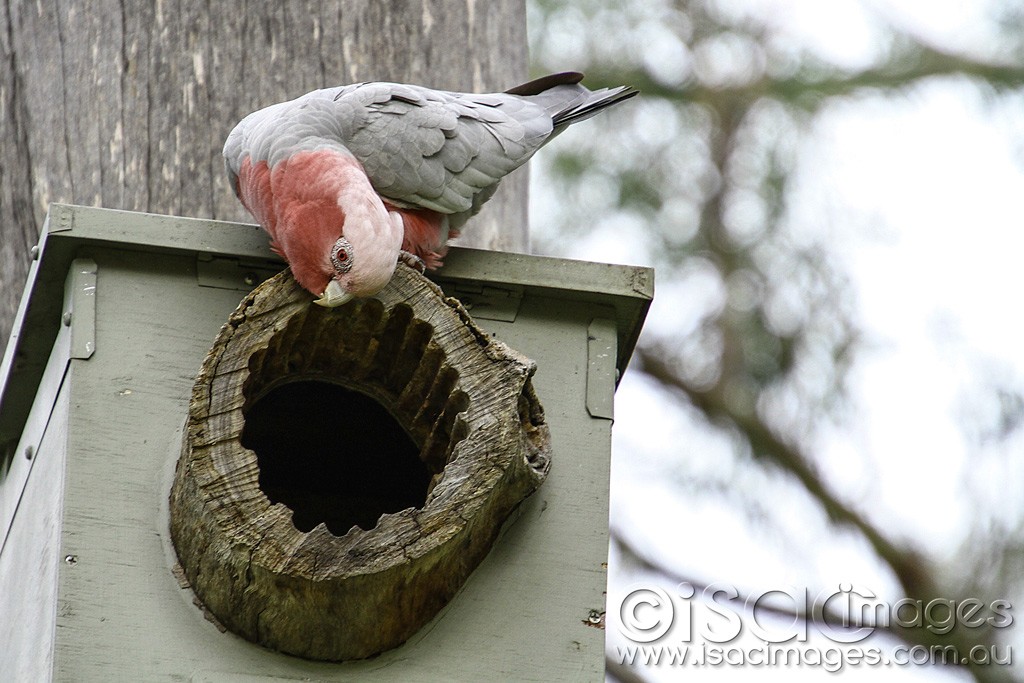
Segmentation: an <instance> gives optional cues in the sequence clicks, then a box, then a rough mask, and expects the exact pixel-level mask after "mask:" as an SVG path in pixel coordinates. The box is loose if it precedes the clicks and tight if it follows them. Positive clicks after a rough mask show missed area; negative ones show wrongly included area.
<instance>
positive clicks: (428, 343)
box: [240, 299, 469, 536]
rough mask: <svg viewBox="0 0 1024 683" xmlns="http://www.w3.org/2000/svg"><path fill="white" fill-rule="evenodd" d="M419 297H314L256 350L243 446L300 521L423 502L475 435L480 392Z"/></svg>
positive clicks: (341, 520)
mask: <svg viewBox="0 0 1024 683" xmlns="http://www.w3.org/2000/svg"><path fill="white" fill-rule="evenodd" d="M433 332H434V330H433V327H432V326H431V325H430V324H428V323H426V322H424V321H422V320H418V319H416V318H415V316H414V315H413V312H412V308H410V307H409V306H406V305H401V304H400V305H396V306H395V307H394V308H393V309H391V310H390V311H386V310H385V309H384V307H383V306H382V305H381V303H380V302H379V301H377V300H375V299H365V300H359V301H358V302H353V303H350V304H348V305H346V306H344V307H342V308H341V309H340V310H338V311H330V312H329V311H327V309H322V308H320V307H319V306H310V307H309V309H307V310H306V311H304V312H302V313H299V314H296V315H295V316H293V317H292V318H291V319H290V320H289V321H288V323H287V325H285V327H284V329H282V330H280V331H278V332H277V333H276V334H274V336H273V337H271V339H270V340H269V343H268V344H267V346H266V347H263V348H260V349H257V350H255V351H253V352H252V354H251V355H250V356H249V363H248V366H249V375H248V377H247V378H246V379H245V382H244V384H243V386H242V394H243V396H244V404H243V406H242V415H243V417H244V420H245V424H244V427H243V429H242V433H241V436H240V441H241V445H242V446H243V447H245V448H248V449H249V450H251V451H253V452H255V453H256V458H257V465H258V467H259V470H260V476H259V486H260V489H262V491H263V492H264V493H265V494H266V496H267V498H269V499H270V501H271V502H272V503H282V504H284V505H286V506H287V507H288V508H290V509H291V510H292V512H293V513H294V514H293V522H294V524H295V527H296V528H297V529H298V530H299V531H303V532H308V531H311V530H312V529H313V528H315V527H316V526H317V525H318V524H320V523H323V524H325V525H326V526H327V529H328V530H329V531H330V532H331V533H332V534H335V535H338V536H341V535H344V534H346V533H348V531H349V529H351V528H352V527H353V526H358V527H360V528H362V529H364V530H369V529H372V528H373V527H374V526H376V524H377V521H378V520H379V519H380V516H381V515H383V514H387V513H393V512H399V511H401V510H405V509H407V508H422V507H423V506H424V504H425V503H426V500H427V497H428V495H429V491H430V487H431V482H434V483H436V481H437V475H439V474H440V473H441V472H442V471H443V470H444V468H445V466H446V465H447V464H448V462H449V461H450V460H451V458H452V457H453V453H454V451H455V448H456V446H457V444H458V443H459V442H460V441H461V440H462V439H463V438H465V436H466V423H465V419H464V414H465V413H464V411H466V410H467V409H468V406H469V396H468V395H467V394H466V393H465V392H463V391H462V390H461V389H460V388H459V373H458V371H457V370H456V369H455V368H453V367H451V366H450V365H449V364H448V362H447V359H446V357H445V354H444V352H443V351H442V350H441V348H440V347H439V346H438V344H437V343H436V342H435V341H434V340H433Z"/></svg>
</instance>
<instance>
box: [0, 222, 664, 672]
mask: <svg viewBox="0 0 1024 683" xmlns="http://www.w3.org/2000/svg"><path fill="white" fill-rule="evenodd" d="M266 244H267V240H266V237H265V236H264V234H263V232H262V231H261V230H260V229H259V228H257V227H255V226H251V225H242V224H234V223H224V222H216V221H208V220H195V219H184V218H174V217H167V216H153V215H147V214H139V213H129V212H121V211H110V210H104V209H95V208H85V207H76V206H67V205H53V206H51V209H50V214H49V216H48V219H47V224H46V227H45V229H44V232H43V237H42V239H41V241H40V245H39V247H37V248H35V249H34V250H33V254H32V257H33V258H34V259H35V262H34V263H33V266H32V270H31V273H30V277H29V282H28V286H27V288H26V291H25V296H24V298H23V300H22V303H21V307H20V309H19V312H18V317H17V319H16V321H15V329H14V333H13V335H12V337H11V340H10V342H9V344H8V346H7V351H6V354H5V356H4V360H3V365H2V367H0V615H2V618H0V643H3V646H2V647H3V656H2V657H0V680H12V681H14V680H74V681H85V680H110V679H111V678H119V677H120V678H128V679H133V680H163V679H167V680H190V681H220V680H225V681H239V680H247V681H248V680H266V681H274V680H295V679H304V680H309V679H315V680H323V681H335V680H337V681H344V680H360V681H364V680H369V681H398V680H402V681H404V680H482V679H484V678H486V679H493V678H497V679H501V680H510V679H537V680H563V679H567V678H571V679H573V680H602V679H603V676H604V633H603V630H602V629H603V612H604V591H605V584H606V572H605V562H606V559H607V543H608V537H607V522H608V465H609V457H610V441H611V420H612V406H613V395H614V389H615V385H616V383H617V379H618V377H619V376H620V373H621V372H622V371H623V370H624V369H625V367H626V364H627V362H628V360H629V356H630V353H631V351H632V349H633V346H634V344H635V342H636V338H637V336H638V334H639V330H640V327H641V325H642V322H643V319H644V316H645V315H646V311H647V307H648V305H649V303H650V300H651V297H652V293H653V273H652V272H651V271H650V270H649V269H645V268H635V267H625V266H611V265H604V264H595V263H585V262H579V261H566V260H560V259H551V258H541V257H535V256H526V255H521V254H508V253H499V252H488V251H477V250H471V249H458V248H454V249H452V251H451V253H450V254H449V256H448V258H447V260H446V265H445V267H444V268H443V269H442V270H440V271H438V272H436V273H431V274H429V279H428V278H425V277H423V276H422V275H420V274H418V273H416V272H415V271H412V270H410V269H408V268H406V267H404V266H400V267H399V270H398V271H397V273H396V276H395V278H394V279H393V280H392V282H391V283H390V284H389V285H388V287H387V288H385V290H383V291H382V292H381V293H380V294H378V295H377V296H376V297H374V298H372V299H364V300H357V301H354V302H351V303H349V304H346V305H345V306H342V307H339V308H337V309H323V308H319V307H317V306H312V305H310V304H311V299H312V297H311V296H310V295H309V294H308V293H307V292H304V291H303V290H302V289H301V288H300V287H298V286H297V285H296V284H295V283H294V281H293V280H292V279H291V277H290V275H289V273H288V272H287V271H284V272H281V270H282V264H281V263H280V262H279V261H277V260H275V259H273V258H271V257H270V256H269V255H268V251H267V246H266ZM26 258H29V255H26Z"/></svg>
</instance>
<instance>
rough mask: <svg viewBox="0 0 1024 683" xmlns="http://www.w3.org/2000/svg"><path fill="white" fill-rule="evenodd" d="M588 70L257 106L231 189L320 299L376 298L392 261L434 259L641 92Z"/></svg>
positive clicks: (334, 92)
mask: <svg viewBox="0 0 1024 683" xmlns="http://www.w3.org/2000/svg"><path fill="white" fill-rule="evenodd" d="M582 79H583V75H582V74H579V73H561V74H553V75H550V76H545V77H543V78H539V79H537V80H534V81H530V82H529V83H524V84H523V85H520V86H517V87H515V88H512V89H510V90H507V91H505V92H503V93H490V94H469V93H456V92H445V91H440V90H432V89H429V88H425V87H421V86H416V85H405V84H399V83H357V84H354V85H345V86H340V87H336V88H326V89H323V90H315V91H313V92H311V93H308V94H306V95H303V96H302V97H299V98H297V99H294V100H291V101H288V102H282V103H280V104H275V105H272V106H269V107H267V108H265V109H261V110H259V111H256V112H254V113H252V114H249V115H248V116H246V117H245V118H244V119H242V121H241V122H239V123H238V125H237V126H235V128H234V130H232V131H231V133H230V135H228V139H227V142H226V143H225V145H224V158H225V162H226V167H227V172H228V176H229V178H230V181H231V184H232V185H233V186H234V188H235V191H236V193H237V195H238V197H239V199H240V200H241V202H242V204H244V205H245V207H246V208H247V209H248V210H249V212H250V213H251V214H252V215H253V217H255V218H256V220H257V221H258V222H259V223H260V224H261V225H262V226H263V227H264V229H266V231H267V232H268V233H269V234H270V237H271V248H272V249H273V250H274V251H275V252H277V253H278V254H279V255H281V256H282V257H283V258H284V259H285V261H287V262H288V264H289V265H290V266H291V269H292V274H293V275H294V277H295V279H296V281H298V283H299V284H300V285H302V286H303V287H304V288H305V289H307V290H308V291H309V292H310V293H312V294H313V295H314V296H315V297H318V298H317V299H316V303H318V304H321V305H323V306H339V305H341V304H344V303H345V302H347V301H349V300H351V299H352V298H353V297H364V296H372V295H373V294H375V293H377V292H378V291H380V290H381V289H382V288H383V287H384V286H385V285H386V284H387V283H388V281H389V280H390V279H391V277H392V275H393V274H394V271H395V268H396V265H397V263H398V261H400V260H404V261H406V262H407V263H410V264H415V265H419V266H420V268H421V270H422V267H423V266H426V267H428V268H436V267H437V266H439V265H441V259H442V257H443V256H444V254H445V253H446V251H447V246H446V245H447V240H448V237H449V236H455V235H457V231H458V230H459V229H460V228H461V227H462V225H463V224H464V223H465V222H466V220H467V219H468V218H469V217H470V216H472V215H473V214H475V213H476V212H477V211H479V210H480V207H481V205H482V204H483V203H484V202H486V201H487V200H488V199H489V198H490V197H491V195H493V194H494V191H495V189H496V188H497V186H498V182H499V181H500V180H501V179H502V178H503V177H504V176H505V175H507V174H508V173H510V172H511V171H513V170H515V169H516V168H518V167H519V166H521V165H523V164H524V163H526V161H527V160H528V159H529V158H530V157H531V156H532V155H533V154H534V152H536V151H537V150H538V149H539V148H540V147H541V146H542V145H543V144H544V143H546V142H547V141H548V140H550V139H551V138H552V137H554V136H555V135H557V134H558V133H559V132H561V131H562V130H564V129H565V128H566V127H567V126H569V125H570V124H572V123H575V122H577V121H581V120H583V119H586V118H589V117H590V116H592V115H594V114H595V113H597V112H598V111H600V110H601V109H603V108H605V107H608V106H611V105H613V104H615V103H617V102H621V101H622V100H625V99H627V98H629V97H632V96H633V95H635V94H636V91H635V90H633V89H632V88H629V87H627V86H620V87H618V88H611V89H608V88H605V89H602V90H596V91H591V90H588V89H587V88H586V87H584V86H582V85H580V81H581V80H582Z"/></svg>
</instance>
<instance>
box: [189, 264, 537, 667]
mask: <svg viewBox="0 0 1024 683" xmlns="http://www.w3.org/2000/svg"><path fill="white" fill-rule="evenodd" d="M534 370H535V366H534V364H533V362H532V361H530V360H528V359H526V358H524V357H523V356H521V355H520V354H518V353H516V352H515V351H513V350H511V349H509V348H508V347H507V346H505V345H504V344H502V343H500V342H498V341H496V340H493V339H490V338H489V337H488V336H487V335H486V334H485V333H484V332H482V331H481V330H480V329H479V328H477V327H476V325H475V324H474V323H473V322H472V320H471V319H470V318H469V316H468V315H467V314H466V312H465V310H464V309H463V308H462V307H461V305H459V303H458V302H457V301H455V300H453V299H446V298H445V297H444V296H443V294H442V293H441V291H440V290H439V289H438V288H437V287H436V286H435V285H433V284H432V283H431V282H430V281H429V280H427V279H426V278H424V277H422V276H421V275H419V274H418V273H416V272H414V271H412V270H410V269H409V268H406V267H404V266H399V269H398V271H397V273H396V276H395V277H394V279H393V280H392V282H391V284H389V285H388V287H387V288H385V289H384V290H383V291H382V292H381V293H380V294H378V295H377V296H376V297H375V298H372V299H362V300H357V301H353V302H351V303H349V304H346V305H345V306H342V307H340V308H337V309H324V308H320V307H318V306H314V305H311V297H310V295H309V294H308V293H307V292H305V291H304V290H302V289H301V288H300V287H299V286H298V285H297V284H296V283H295V281H294V280H293V279H292V277H291V275H290V273H289V272H288V271H285V272H284V273H282V274H280V275H278V276H276V277H274V278H272V279H271V280H268V281H267V282H265V283H264V284H263V285H261V286H260V287H258V288H257V289H256V290H254V291H253V292H252V293H251V294H250V295H249V296H248V297H246V299H245V300H243V301H242V303H241V304H240V305H239V307H238V309H237V310H236V311H235V312H234V313H233V314H232V315H231V317H230V319H229V321H228V322H227V323H226V324H225V325H224V326H223V328H222V329H221V332H220V334H219V336H218V337H217V339H216V341H215V343H214V345H213V347H212V349H211V350H210V352H209V354H208V355H207V357H206V359H205V361H204V362H203V365H202V368H201V370H200V372H199V375H198V377H197V379H196V383H195V386H194V388H193V393H192V399H191V402H190V404H189V414H188V418H187V423H186V428H185V434H184V437H183V442H182V453H181V457H180V459H179V461H178V464H177V469H176V472H175V478H174V484H173V487H172V490H171V501H170V507H171V536H172V539H173V542H174V546H175V548H176V550H177V553H178V557H179V560H180V562H181V566H182V568H183V570H184V574H185V576H186V577H187V579H188V581H189V582H190V584H191V585H192V588H193V589H194V590H195V592H196V595H197V596H198V598H199V599H200V600H201V601H202V602H203V604H204V606H205V607H206V608H207V609H208V610H209V611H210V612H211V613H212V614H213V615H214V616H215V617H216V618H217V619H218V620H219V621H220V622H221V623H222V624H224V625H225V626H226V627H227V628H228V629H230V630H232V631H233V632H235V633H237V634H239V635H241V636H243V637H245V638H247V639H249V640H251V641H253V642H256V643H259V644H261V645H264V646H266V647H269V648H272V649H275V650H280V651H282V652H287V653H289V654H293V655H298V656H302V657H308V658H312V659H322V660H334V661H338V660H346V659H358V658H364V657H369V656H372V655H374V654H377V653H379V652H382V651H384V650H387V649H389V648H393V647H396V646H397V645H400V644H401V643H402V642H404V641H405V640H406V639H408V638H409V637H410V636H411V635H412V634H414V633H415V632H416V631H417V630H418V629H419V628H421V627H422V626H423V625H424V624H425V623H426V622H427V621H429V620H430V619H431V618H432V617H434V616H435V615H436V614H437V612H438V611H439V610H440V609H441V608H442V607H444V605H445V604H447V603H448V601H449V600H451V599H452V597H453V596H454V595H455V593H456V592H457V591H458V589H459V588H460V587H461V586H462V584H463V583H464V582H465V580H466V578H467V577H468V576H469V574H470V572H472V571H473V569H474V568H475V567H476V566H477V565H478V564H479V563H480V562H481V560H482V559H483V558H484V557H485V556H486V554H487V552H488V551H489V549H490V547H491V545H492V544H493V543H494V541H495V539H496V537H497V535H498V532H499V530H500V528H501V525H502V523H503V522H504V520H505V519H506V518H507V517H508V515H509V513H510V512H512V510H514V509H515V507H516V506H517V505H518V504H519V503H520V502H521V501H522V500H523V499H524V498H525V497H527V496H528V495H530V494H531V493H532V492H533V491H534V490H536V488H537V487H538V486H540V484H541V483H542V482H543V480H544V478H545V476H546V474H547V471H548V467H549V464H550V436H549V433H548V428H547V425H546V424H545V422H544V413H543V409H542V407H541V405H540V403H539V402H538V400H537V397H536V396H535V394H534V392H533V388H532V384H531V381H530V378H531V376H532V375H533V373H534ZM396 425H397V426H398V427H400V430H397V429H395V426H396ZM375 430H376V431H375ZM368 435H369V436H368ZM247 446H248V447H247ZM410 453H411V455H410Z"/></svg>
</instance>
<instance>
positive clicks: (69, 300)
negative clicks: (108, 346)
mask: <svg viewBox="0 0 1024 683" xmlns="http://www.w3.org/2000/svg"><path fill="white" fill-rule="evenodd" d="M96 270H97V269H96V262H95V261H93V260H92V259H90V258H76V259H75V260H74V261H72V262H71V268H70V269H69V270H68V279H67V280H65V282H64V313H63V315H62V316H61V323H62V324H63V325H64V326H65V327H70V328H71V356H70V357H71V358H79V359H82V360H85V359H88V358H89V357H91V356H92V354H93V353H95V351H96Z"/></svg>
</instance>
